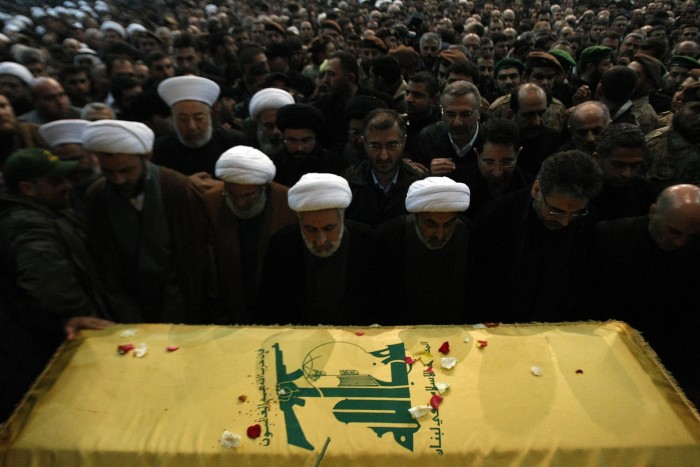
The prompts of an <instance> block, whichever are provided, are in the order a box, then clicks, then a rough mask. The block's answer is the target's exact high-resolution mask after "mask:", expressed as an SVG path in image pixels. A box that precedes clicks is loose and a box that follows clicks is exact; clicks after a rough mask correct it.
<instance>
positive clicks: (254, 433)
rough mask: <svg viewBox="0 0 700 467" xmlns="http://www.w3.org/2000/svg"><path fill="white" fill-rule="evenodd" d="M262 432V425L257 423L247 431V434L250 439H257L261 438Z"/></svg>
mask: <svg viewBox="0 0 700 467" xmlns="http://www.w3.org/2000/svg"><path fill="white" fill-rule="evenodd" d="M261 431H262V429H261V428H260V425H258V424H257V423H256V424H255V425H251V426H249V427H248V429H247V430H246V434H247V435H248V438H253V439H255V438H259V437H260V432H261Z"/></svg>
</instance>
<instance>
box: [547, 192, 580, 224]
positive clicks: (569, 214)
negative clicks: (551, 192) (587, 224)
mask: <svg viewBox="0 0 700 467" xmlns="http://www.w3.org/2000/svg"><path fill="white" fill-rule="evenodd" d="M542 200H543V201H544V205H545V206H547V209H548V211H547V213H548V214H549V215H550V216H554V217H562V218H564V217H568V218H570V219H578V218H579V217H585V216H587V215H588V206H586V207H585V208H583V209H582V210H580V211H577V212H564V211H562V210H561V209H557V208H555V207H554V206H552V205H551V204H549V203H548V202H547V198H546V197H545V196H544V193H542Z"/></svg>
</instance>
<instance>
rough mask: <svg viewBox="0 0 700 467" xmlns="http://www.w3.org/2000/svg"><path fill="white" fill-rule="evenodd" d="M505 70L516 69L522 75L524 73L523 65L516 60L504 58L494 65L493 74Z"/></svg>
mask: <svg viewBox="0 0 700 467" xmlns="http://www.w3.org/2000/svg"><path fill="white" fill-rule="evenodd" d="M505 68H517V69H518V71H519V72H520V73H522V72H524V71H525V64H524V63H523V62H521V61H520V60H518V59H517V58H513V57H506V58H502V59H500V60H499V61H498V63H496V66H495V67H494V68H493V72H494V73H498V72H499V71H501V70H503V69H505Z"/></svg>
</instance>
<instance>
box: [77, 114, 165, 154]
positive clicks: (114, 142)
mask: <svg viewBox="0 0 700 467" xmlns="http://www.w3.org/2000/svg"><path fill="white" fill-rule="evenodd" d="M154 139H155V135H154V133H153V130H151V129H150V128H148V127H147V126H146V125H144V124H143V123H139V122H129V121H122V120H98V121H96V122H91V123H89V124H87V125H86V126H85V128H84V129H83V135H82V141H83V146H85V149H87V150H88V151H92V152H96V153H106V154H138V155H145V154H148V153H150V152H151V151H152V150H153V140H154Z"/></svg>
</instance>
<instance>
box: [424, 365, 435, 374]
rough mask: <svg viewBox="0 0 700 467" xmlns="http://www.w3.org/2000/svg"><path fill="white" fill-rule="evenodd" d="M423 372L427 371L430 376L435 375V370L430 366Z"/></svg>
mask: <svg viewBox="0 0 700 467" xmlns="http://www.w3.org/2000/svg"><path fill="white" fill-rule="evenodd" d="M425 371H427V372H428V373H430V374H431V375H432V374H434V373H435V370H433V367H432V366H429V367H428V369H427V370H425Z"/></svg>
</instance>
